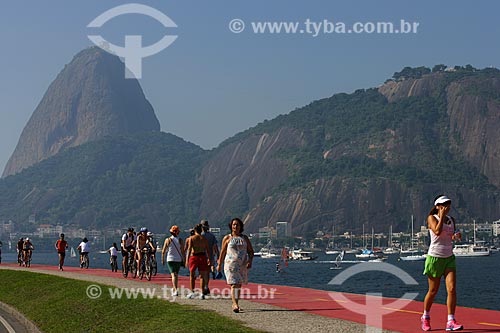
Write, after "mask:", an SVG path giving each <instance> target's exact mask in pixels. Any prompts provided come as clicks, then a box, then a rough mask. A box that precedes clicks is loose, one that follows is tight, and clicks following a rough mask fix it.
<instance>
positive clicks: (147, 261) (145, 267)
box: [139, 249, 152, 281]
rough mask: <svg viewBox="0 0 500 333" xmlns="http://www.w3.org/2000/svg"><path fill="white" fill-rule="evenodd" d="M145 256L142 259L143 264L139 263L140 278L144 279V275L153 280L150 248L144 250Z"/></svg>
mask: <svg viewBox="0 0 500 333" xmlns="http://www.w3.org/2000/svg"><path fill="white" fill-rule="evenodd" d="M142 253H143V256H142V259H141V264H140V265H139V278H140V279H141V280H142V278H143V277H144V275H146V279H147V280H148V281H151V274H152V263H151V252H150V251H149V250H148V249H143V250H142Z"/></svg>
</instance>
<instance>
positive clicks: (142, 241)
mask: <svg viewBox="0 0 500 333" xmlns="http://www.w3.org/2000/svg"><path fill="white" fill-rule="evenodd" d="M148 243H149V237H148V228H146V227H142V228H141V230H140V232H139V234H138V235H137V243H136V247H135V250H136V251H135V257H136V259H137V273H139V272H140V268H141V267H140V265H141V260H142V256H143V255H144V253H142V249H144V248H145V247H146V245H147V244H148Z"/></svg>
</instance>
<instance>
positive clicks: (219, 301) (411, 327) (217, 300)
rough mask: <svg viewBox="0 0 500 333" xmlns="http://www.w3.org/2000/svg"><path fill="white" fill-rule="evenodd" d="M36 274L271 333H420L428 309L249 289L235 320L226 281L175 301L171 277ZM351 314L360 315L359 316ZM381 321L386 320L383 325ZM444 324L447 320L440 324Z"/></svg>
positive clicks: (482, 313) (479, 315) (440, 310)
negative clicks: (141, 292) (189, 308)
mask: <svg viewBox="0 0 500 333" xmlns="http://www.w3.org/2000/svg"><path fill="white" fill-rule="evenodd" d="M2 268H3V269H23V270H26V268H20V267H19V266H17V265H14V264H7V265H4V264H2V265H0V269H2ZM30 270H31V271H36V272H41V273H47V274H53V275H58V276H64V277H67V278H72V279H79V280H85V281H89V282H96V283H101V284H106V285H110V286H116V287H119V288H138V287H142V288H147V287H149V288H150V289H149V290H154V292H155V294H154V297H160V298H165V299H166V300H169V301H175V302H178V303H181V304H192V305H196V306H200V307H202V308H204V309H207V310H213V311H216V312H218V313H220V314H221V315H224V316H227V317H231V318H235V319H238V320H240V321H242V322H244V323H245V325H247V326H249V327H253V328H256V329H259V330H263V331H266V332H280V333H281V332H283V333H284V332H286V333H294V332H343V333H350V332H368V331H373V332H375V331H380V329H378V330H377V329H374V328H369V329H368V330H367V326H366V325H365V323H368V324H371V325H373V326H374V327H379V328H383V329H384V332H389V331H393V332H419V331H420V316H421V311H422V307H423V306H422V303H421V302H416V301H408V304H405V306H400V305H398V304H397V303H394V302H398V301H400V300H396V299H390V298H381V297H375V296H371V297H366V296H365V295H355V294H341V293H335V292H328V291H324V290H315V289H306V288H296V287H287V286H276V285H263V284H248V285H247V286H245V288H246V289H244V290H243V297H244V298H245V300H242V301H241V303H240V306H241V307H242V308H243V310H244V311H243V312H242V313H239V314H235V313H233V312H232V311H231V301H230V297H229V290H230V289H229V288H228V286H227V285H226V284H225V282H224V281H221V280H216V281H211V282H210V287H211V288H210V289H211V293H212V295H213V296H212V297H211V298H207V299H205V300H200V299H186V297H185V295H187V289H184V290H183V291H182V292H181V296H180V297H176V298H175V300H174V299H172V296H171V294H170V290H169V289H168V290H167V288H166V287H165V286H168V287H170V286H171V281H170V276H167V275H165V274H159V275H158V276H156V277H153V279H152V281H151V282H147V281H146V280H142V281H140V280H137V279H131V278H128V279H125V278H123V277H122V276H121V274H120V273H112V272H111V271H110V270H104V269H88V270H82V269H80V268H76V267H66V268H65V270H64V272H60V271H59V270H58V269H57V267H52V266H43V265H32V267H31V268H30ZM179 278H180V279H179V284H180V285H181V286H183V287H184V288H187V286H188V284H189V281H188V278H186V277H179ZM197 284H198V281H197ZM107 292H108V293H107ZM101 297H109V291H106V290H105V291H103V293H102V296H101ZM365 304H368V306H365ZM347 308H349V309H351V310H354V312H353V311H350V310H348V309H347ZM366 309H369V310H368V311H367V310H366ZM355 312H361V313H365V314H366V313H367V312H368V317H367V316H366V315H362V314H358V313H355ZM382 316H383V317H382ZM367 318H368V319H367ZM380 318H383V320H382V321H380V320H379V319H380ZM432 318H433V322H432V324H433V326H434V329H433V331H438V330H442V331H443V330H444V325H445V319H446V307H445V306H444V305H441V304H435V305H434V306H433V309H432ZM438 318H441V319H442V320H438ZM457 318H458V319H459V320H460V322H461V323H463V324H464V326H465V328H466V330H465V332H500V311H491V310H482V309H472V308H463V307H459V308H458V309H457ZM377 320H378V321H377Z"/></svg>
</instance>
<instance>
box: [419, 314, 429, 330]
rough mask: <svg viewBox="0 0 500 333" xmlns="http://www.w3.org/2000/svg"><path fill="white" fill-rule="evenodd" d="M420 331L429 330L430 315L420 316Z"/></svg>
mask: <svg viewBox="0 0 500 333" xmlns="http://www.w3.org/2000/svg"><path fill="white" fill-rule="evenodd" d="M421 319H422V331H430V330H431V318H430V317H427V318H426V317H422V318H421Z"/></svg>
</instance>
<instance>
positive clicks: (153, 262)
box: [151, 256, 158, 276]
mask: <svg viewBox="0 0 500 333" xmlns="http://www.w3.org/2000/svg"><path fill="white" fill-rule="evenodd" d="M151 273H152V275H153V276H156V273H158V263H157V262H156V256H151Z"/></svg>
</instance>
